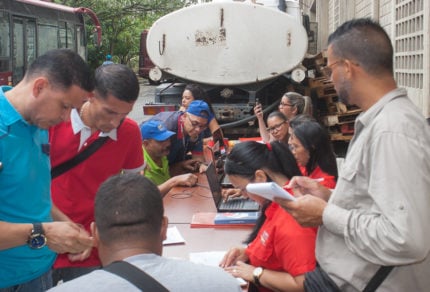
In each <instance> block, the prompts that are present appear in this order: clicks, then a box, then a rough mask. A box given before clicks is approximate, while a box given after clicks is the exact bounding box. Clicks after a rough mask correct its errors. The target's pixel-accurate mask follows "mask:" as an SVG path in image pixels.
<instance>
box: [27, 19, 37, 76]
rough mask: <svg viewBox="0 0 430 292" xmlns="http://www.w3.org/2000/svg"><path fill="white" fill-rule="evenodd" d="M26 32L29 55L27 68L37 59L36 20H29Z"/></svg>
mask: <svg viewBox="0 0 430 292" xmlns="http://www.w3.org/2000/svg"><path fill="white" fill-rule="evenodd" d="M26 33H27V36H26V41H27V55H26V62H25V68H27V67H28V66H30V64H31V63H33V61H34V60H35V59H36V22H35V21H34V20H32V19H31V20H27V23H26Z"/></svg>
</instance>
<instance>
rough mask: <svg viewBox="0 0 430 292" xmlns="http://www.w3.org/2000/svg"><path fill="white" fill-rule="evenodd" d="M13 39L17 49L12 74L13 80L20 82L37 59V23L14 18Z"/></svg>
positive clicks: (15, 49) (14, 52) (14, 51)
mask: <svg viewBox="0 0 430 292" xmlns="http://www.w3.org/2000/svg"><path fill="white" fill-rule="evenodd" d="M13 38H14V45H15V48H14V50H13V59H12V72H13V80H15V82H18V81H20V80H21V79H22V78H23V77H24V73H25V70H26V69H27V67H28V66H29V65H30V64H31V63H32V62H33V61H34V60H35V59H36V43H35V42H36V22H35V21H34V20H33V19H26V18H22V17H14V18H13ZM2 71H3V70H2ZM5 71H6V70H5Z"/></svg>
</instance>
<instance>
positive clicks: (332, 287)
mask: <svg viewBox="0 0 430 292" xmlns="http://www.w3.org/2000/svg"><path fill="white" fill-rule="evenodd" d="M393 268H394V266H382V267H380V268H379V269H378V271H377V272H376V274H375V275H373V277H372V279H370V281H369V283H367V285H366V287H365V288H364V290H363V292H374V291H376V289H377V288H378V287H379V285H381V284H382V282H384V280H385V278H387V276H388V274H389V273H390V272H391V270H392V269H393ZM303 285H304V287H305V291H306V292H340V289H339V287H338V286H337V285H336V283H335V282H334V281H333V280H332V279H331V278H330V277H329V275H327V273H326V272H325V271H324V270H323V269H321V267H320V266H317V267H316V268H315V270H313V271H312V272H309V273H306V274H305V282H304V283H303Z"/></svg>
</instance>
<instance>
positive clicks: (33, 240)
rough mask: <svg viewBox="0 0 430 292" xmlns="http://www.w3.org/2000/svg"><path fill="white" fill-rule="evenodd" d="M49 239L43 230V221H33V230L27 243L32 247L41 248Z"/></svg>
mask: <svg viewBox="0 0 430 292" xmlns="http://www.w3.org/2000/svg"><path fill="white" fill-rule="evenodd" d="M46 242H47V239H46V236H45V233H44V232H43V227H42V223H33V230H31V234H30V236H29V237H28V241H27V244H28V246H29V247H30V248H33V249H39V248H42V247H44V246H45V245H46Z"/></svg>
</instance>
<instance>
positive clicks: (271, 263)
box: [220, 141, 316, 291]
mask: <svg viewBox="0 0 430 292" xmlns="http://www.w3.org/2000/svg"><path fill="white" fill-rule="evenodd" d="M225 173H226V174H227V175H228V176H229V178H230V181H231V183H232V184H233V185H234V186H235V187H236V188H239V189H241V190H242V193H243V194H244V195H245V196H249V197H250V198H251V199H253V200H255V201H257V202H259V203H260V205H261V206H262V212H261V216H260V218H259V219H258V221H257V223H256V225H255V227H254V230H253V231H252V233H251V234H250V236H249V238H248V239H247V240H246V243H247V244H248V246H247V247H246V248H244V247H236V248H233V249H231V250H230V251H228V252H227V254H226V255H225V256H224V258H223V260H222V261H221V263H220V266H221V267H223V268H224V269H225V270H226V271H228V272H230V273H231V274H232V275H233V276H235V277H240V278H243V279H244V280H247V281H249V282H250V290H251V289H254V291H255V290H258V291H272V290H276V291H278V290H280V291H302V290H303V281H304V274H305V273H306V272H309V271H312V270H313V269H314V268H315V264H316V260H315V237H316V230H315V229H313V228H303V227H301V226H300V225H299V224H298V223H297V222H296V221H295V220H294V218H293V217H292V216H291V215H290V214H289V213H287V212H285V211H284V210H283V209H282V208H281V207H280V206H279V205H278V204H277V203H275V202H272V201H269V200H267V199H265V198H263V197H260V196H257V195H255V194H251V193H247V192H246V189H245V187H246V185H247V184H249V183H258V182H271V181H272V182H275V183H277V184H278V185H279V186H281V187H283V186H284V185H285V184H286V183H288V182H289V180H290V179H291V178H292V177H293V176H296V175H300V170H299V168H298V166H297V163H296V161H295V159H294V156H293V155H292V154H291V152H290V151H289V149H288V148H287V147H285V146H284V145H283V144H282V143H279V142H272V143H271V144H261V143H258V142H253V141H249V142H243V143H239V144H238V145H236V146H235V147H234V148H233V150H232V151H231V153H230V154H229V155H228V156H227V159H226V162H225ZM251 287H252V288H251Z"/></svg>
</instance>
